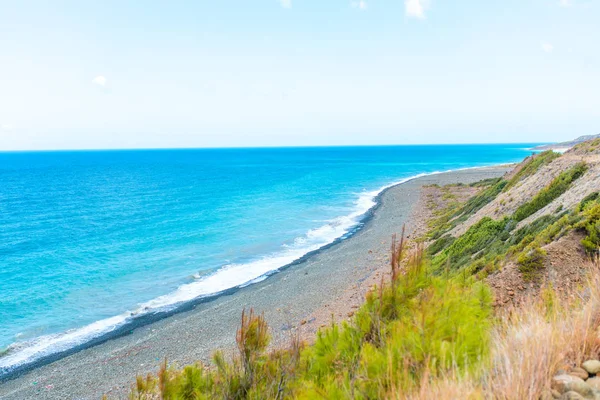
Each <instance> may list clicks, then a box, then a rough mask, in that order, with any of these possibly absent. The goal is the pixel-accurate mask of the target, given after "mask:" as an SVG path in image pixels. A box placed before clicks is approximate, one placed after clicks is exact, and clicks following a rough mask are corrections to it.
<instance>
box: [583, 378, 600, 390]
mask: <svg viewBox="0 0 600 400" xmlns="http://www.w3.org/2000/svg"><path fill="white" fill-rule="evenodd" d="M585 383H587V384H588V385H590V387H591V388H592V389H596V390H600V378H598V377H597V376H595V377H593V378H590V379H588V380H587V381H585Z"/></svg>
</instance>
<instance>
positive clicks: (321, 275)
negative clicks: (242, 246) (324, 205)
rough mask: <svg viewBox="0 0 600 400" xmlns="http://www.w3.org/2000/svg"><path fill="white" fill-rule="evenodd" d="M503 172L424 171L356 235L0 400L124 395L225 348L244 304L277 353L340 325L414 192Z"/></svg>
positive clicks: (30, 374) (27, 380)
mask: <svg viewBox="0 0 600 400" xmlns="http://www.w3.org/2000/svg"><path fill="white" fill-rule="evenodd" d="M507 169H508V167H506V166H496V167H483V168H469V169H463V170H458V171H452V172H444V173H437V174H429V175H425V176H421V177H418V178H413V179H409V180H407V181H404V182H401V183H398V184H395V185H392V186H390V187H387V188H384V189H383V190H382V191H381V192H380V193H379V194H378V195H377V196H376V197H375V203H376V205H375V206H374V207H373V208H371V210H370V211H369V212H368V213H367V215H365V217H364V218H363V221H362V222H361V223H360V224H359V225H358V226H357V227H356V228H354V229H353V230H352V231H350V232H349V233H347V234H346V235H344V236H342V238H340V239H337V240H335V241H334V242H332V243H330V244H328V245H325V246H323V247H321V248H320V249H318V250H315V251H312V252H309V253H307V254H306V255H304V256H303V257H302V258H300V259H299V260H297V261H295V262H293V263H291V264H288V265H287V266H285V267H283V268H280V269H279V270H278V273H277V274H275V273H272V274H270V275H271V276H270V277H269V279H266V280H262V281H260V282H257V283H254V284H251V285H247V286H244V287H238V288H234V289H230V290H226V291H225V292H222V293H220V294H218V295H216V296H212V297H209V298H204V299H199V300H197V301H193V302H189V303H185V304H183V305H182V306H181V307H179V308H178V309H176V310H173V311H169V312H167V313H166V314H165V313H161V314H160V315H157V314H148V320H142V319H140V320H139V321H138V323H137V324H135V325H134V326H132V325H126V326H124V327H123V329H120V330H118V331H113V332H111V334H110V335H109V336H103V337H102V338H99V339H98V340H97V342H96V343H94V342H92V343H87V344H86V345H82V346H81V347H79V348H75V349H73V350H71V351H69V353H70V355H68V356H66V357H65V356H64V354H60V355H56V356H50V358H48V359H45V360H44V359H42V360H41V362H38V363H34V364H32V365H31V367H30V368H27V370H23V371H21V372H20V373H18V375H20V376H16V377H14V379H11V380H8V381H5V382H4V383H2V384H0V397H2V398H9V399H13V398H14V399H22V398H29V397H33V396H36V397H38V398H48V399H55V398H100V397H101V396H102V394H104V393H107V394H109V396H113V397H115V396H118V397H122V396H124V395H126V393H127V392H128V390H129V385H130V384H131V383H132V382H133V381H134V379H135V375H136V374H143V373H147V372H152V371H155V370H156V369H157V367H158V364H159V363H160V361H161V360H162V359H163V357H167V359H168V360H169V362H176V363H177V364H179V365H183V364H188V363H191V362H194V361H196V360H202V361H208V360H209V358H210V354H211V353H212V352H213V351H214V350H216V349H219V348H221V349H230V348H233V346H234V336H235V330H236V329H237V326H238V322H239V316H240V314H241V310H242V309H243V308H244V307H247V308H248V307H254V308H255V310H256V311H258V312H262V311H265V316H266V318H267V321H268V322H269V324H270V326H271V333H272V336H273V342H274V345H275V346H277V345H279V344H282V343H284V342H285V341H286V340H287V339H288V338H289V336H290V333H291V331H293V330H295V329H300V331H301V332H302V334H303V336H304V337H310V336H311V335H314V332H315V331H316V330H318V328H319V327H320V326H321V325H322V324H323V323H327V322H328V321H331V319H332V318H333V319H334V320H339V319H344V318H346V317H347V316H348V314H347V313H346V309H344V307H352V306H355V305H357V304H360V303H361V302H362V296H364V293H365V292H366V291H367V290H368V289H369V288H370V287H371V286H372V284H373V283H374V282H377V281H378V280H379V279H380V274H381V273H382V272H381V271H382V270H383V269H387V253H388V249H389V243H390V238H391V234H392V233H394V232H399V231H400V230H401V228H402V225H403V224H404V223H407V225H408V226H407V228H408V229H407V232H412V231H413V230H414V222H413V223H411V221H410V217H411V215H412V212H413V211H414V208H415V205H416V204H417V202H418V200H419V195H420V187H421V186H422V185H424V184H432V183H439V184H446V183H456V182H463V183H469V182H474V181H477V180H480V179H485V178H488V177H497V176H500V175H502V173H504V172H505V171H506V170H507ZM332 270H334V271H335V273H334V274H332V273H331V271H332ZM346 293H350V300H348V299H346V297H345V296H346ZM340 299H344V300H343V301H341V302H340V301H339V300H340ZM342 306H343V307H342ZM324 310H325V311H324ZM330 311H332V312H331V313H330ZM349 312H351V311H349ZM167 314H168V315H167ZM327 314H329V315H327ZM59 358H60V359H59ZM57 359H58V361H55V360H57ZM52 361H54V362H52Z"/></svg>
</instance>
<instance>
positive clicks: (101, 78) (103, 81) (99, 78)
mask: <svg viewBox="0 0 600 400" xmlns="http://www.w3.org/2000/svg"><path fill="white" fill-rule="evenodd" d="M107 82H108V81H107V79H106V78H105V77H104V76H102V75H98V76H97V77H95V78H94V79H92V83H93V84H95V85H99V86H106V83H107Z"/></svg>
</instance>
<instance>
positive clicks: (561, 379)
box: [550, 374, 585, 393]
mask: <svg viewBox="0 0 600 400" xmlns="http://www.w3.org/2000/svg"><path fill="white" fill-rule="evenodd" d="M574 382H578V383H583V384H585V382H584V381H583V379H581V378H578V377H576V376H572V375H565V374H563V375H556V376H554V377H553V378H552V383H551V384H550V387H551V388H552V389H554V390H556V391H558V392H559V393H565V392H568V391H569V390H571V389H570V385H571V384H572V383H574Z"/></svg>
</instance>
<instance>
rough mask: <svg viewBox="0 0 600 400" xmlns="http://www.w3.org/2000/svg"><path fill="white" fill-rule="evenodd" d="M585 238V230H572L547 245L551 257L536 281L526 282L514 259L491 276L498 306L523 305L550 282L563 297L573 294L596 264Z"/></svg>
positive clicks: (491, 283)
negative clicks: (591, 257) (587, 249)
mask: <svg viewBox="0 0 600 400" xmlns="http://www.w3.org/2000/svg"><path fill="white" fill-rule="evenodd" d="M584 237H585V234H583V233H581V232H577V231H571V232H569V233H568V234H567V235H566V236H563V237H562V238H560V239H558V240H556V241H554V242H552V243H550V244H548V245H546V246H544V247H543V249H544V250H546V252H547V253H548V256H547V257H546V260H545V262H544V268H543V270H542V271H541V272H540V276H539V278H538V279H536V281H535V282H527V281H525V280H524V279H523V275H522V274H521V272H520V271H519V268H518V265H516V264H515V263H514V262H509V263H508V264H506V265H504V266H503V267H502V269H501V270H500V271H497V272H495V273H493V274H491V275H490V276H488V277H487V279H486V281H487V283H488V284H489V285H490V286H491V288H492V290H493V292H494V297H495V302H494V307H495V308H500V309H502V308H507V307H514V306H519V305H521V304H523V303H524V302H525V301H526V300H527V299H528V298H531V297H537V296H539V295H540V291H541V289H542V288H543V287H545V286H548V285H552V287H554V288H555V289H556V291H557V293H558V294H559V295H561V296H562V297H565V298H567V297H573V296H574V293H575V291H576V289H577V288H578V287H579V286H580V285H581V284H582V283H583V280H584V279H586V275H587V272H588V271H589V269H590V268H591V267H592V266H593V263H592V262H591V260H590V258H589V257H588V255H587V254H586V253H585V250H584V248H583V246H582V245H581V239H583V238H584Z"/></svg>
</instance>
